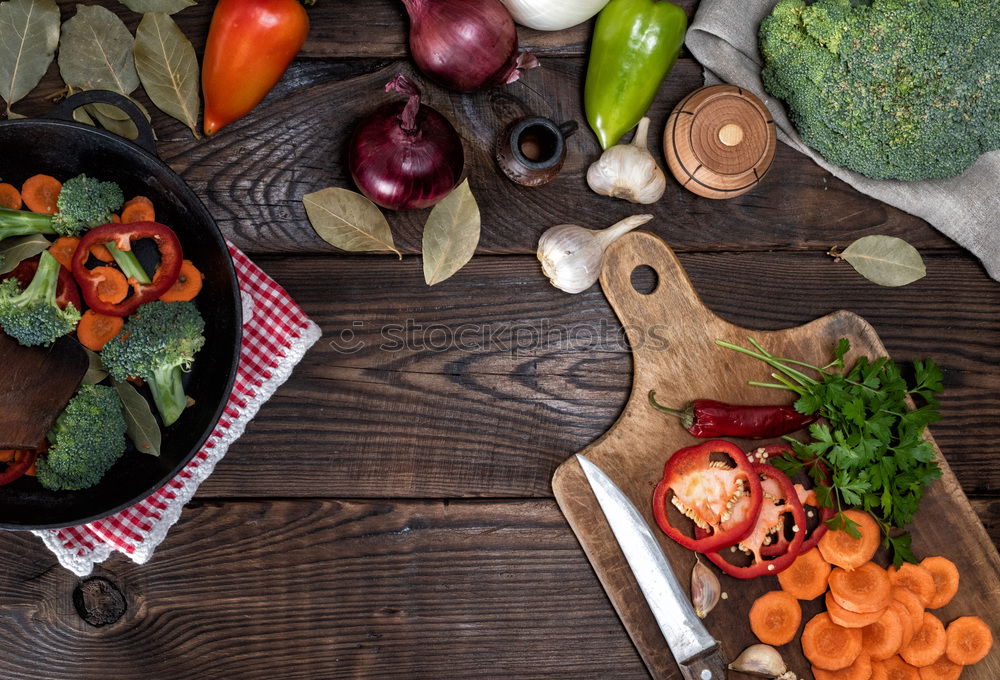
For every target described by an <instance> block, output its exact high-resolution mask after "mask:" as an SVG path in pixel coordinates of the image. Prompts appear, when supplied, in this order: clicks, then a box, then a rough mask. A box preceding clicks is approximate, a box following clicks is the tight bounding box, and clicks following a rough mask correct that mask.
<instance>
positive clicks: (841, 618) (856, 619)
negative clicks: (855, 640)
mask: <svg viewBox="0 0 1000 680" xmlns="http://www.w3.org/2000/svg"><path fill="white" fill-rule="evenodd" d="M825 602H826V612H827V613H828V614H829V615H830V618H831V619H832V620H833V622H834V623H836V624H837V625H838V626H843V627H844V628H864V627H865V626H868V625H871V624H873V623H875V622H876V621H878V620H879V618H881V616H882V610H879V611H877V612H869V613H868V614H859V613H858V612H852V611H851V610H849V609H844V608H843V607H841V606H840V605H839V604H837V601H836V600H835V599H833V595H832V594H831V593H830V592H829V591H827V593H826V599H825ZM920 613H921V615H923V609H921V610H920Z"/></svg>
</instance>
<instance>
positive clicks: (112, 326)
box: [76, 309, 125, 352]
mask: <svg viewBox="0 0 1000 680" xmlns="http://www.w3.org/2000/svg"><path fill="white" fill-rule="evenodd" d="M124 324H125V320H124V319H122V318H121V317H118V316H107V315H105V314H98V313H97V312H95V311H94V310H93V309H88V310H87V311H86V312H84V313H83V316H81V317H80V323H78V324H77V325H76V337H77V339H78V340H79V341H80V344H81V345H83V346H84V347H86V348H87V349H89V350H91V351H92V352H100V351H101V350H102V349H104V346H105V345H106V344H108V342H109V341H110V340H112V339H113V338H114V337H115V336H117V335H118V334H119V333H120V332H121V330H122V326H123V325H124Z"/></svg>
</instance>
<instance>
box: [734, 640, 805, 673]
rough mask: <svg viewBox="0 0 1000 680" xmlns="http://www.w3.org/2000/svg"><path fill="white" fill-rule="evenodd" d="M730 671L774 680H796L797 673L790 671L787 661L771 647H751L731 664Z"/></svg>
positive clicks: (759, 645)
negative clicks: (786, 664)
mask: <svg viewBox="0 0 1000 680" xmlns="http://www.w3.org/2000/svg"><path fill="white" fill-rule="evenodd" d="M729 670H731V671H736V672H738V673H746V674H747V675H754V676H756V677H758V678H771V679H772V680H796V676H795V673H793V672H791V671H790V670H788V667H787V666H785V660H784V659H782V658H781V654H780V653H779V652H778V650H777V649H775V648H774V647H772V646H770V645H763V644H757V645H750V646H749V647H747V648H746V649H744V650H743V651H742V652H740V655H739V656H738V657H736V660H735V661H733V662H732V663H731V664H729Z"/></svg>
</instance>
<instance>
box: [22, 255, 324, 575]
mask: <svg viewBox="0 0 1000 680" xmlns="http://www.w3.org/2000/svg"><path fill="white" fill-rule="evenodd" d="M229 252H230V254H231V255H232V257H233V264H234V265H235V267H236V278H237V279H238V281H239V285H240V294H241V296H242V298H243V345H242V349H241V351H240V365H239V369H238V371H237V373H236V381H235V383H234V384H233V391H232V394H230V395H229V403H228V404H227V405H226V408H225V410H224V411H223V414H222V417H221V418H220V419H219V422H218V424H217V425H216V427H215V430H214V431H213V432H212V435H211V436H210V437H209V438H208V441H206V442H205V445H204V446H203V447H202V449H201V450H200V451H199V452H198V453H197V454H196V455H195V457H194V458H192V459H191V462H190V463H188V464H187V465H186V466H185V467H184V469H183V470H181V471H180V472H179V473H178V474H177V476H176V477H174V478H173V479H171V480H170V481H169V482H167V484H166V485H165V486H163V487H162V488H161V489H159V490H158V491H156V492H155V493H154V494H153V495H151V496H149V497H148V498H146V499H145V500H143V501H140V502H139V503H136V504H135V505H133V506H131V507H128V508H125V509H124V510H122V511H120V512H117V513H115V514H114V515H110V516H108V517H105V518H104V519H100V520H97V521H96V522H91V523H90V524H83V525H81V526H76V527H67V528H65V529H50V530H45V531H35V532H33V533H34V534H35V535H36V536H39V537H40V538H41V539H42V540H43V541H44V542H45V545H46V546H47V547H48V548H49V550H51V551H52V552H54V553H55V554H56V557H58V558H59V562H60V563H61V564H62V565H63V566H64V567H66V568H67V569H69V570H70V571H72V572H73V573H75V574H77V575H78V576H86V575H87V574H89V573H90V572H91V571H92V570H93V568H94V565H95V564H97V563H99V562H103V561H104V560H106V559H108V557H110V556H111V553H112V552H115V551H117V552H120V553H122V554H124V555H126V556H128V557H129V558H130V559H131V560H132V561H134V562H136V563H137V564H143V563H145V562H146V561H147V560H148V559H149V558H150V557H151V556H152V554H153V551H154V550H155V549H156V546H158V545H159V544H160V542H161V541H163V539H164V538H166V536H167V531H169V530H170V527H171V526H173V524H174V523H175V522H176V521H177V520H178V518H179V517H180V514H181V509H182V508H183V507H184V505H185V504H186V503H187V502H188V501H189V500H191V497H192V496H194V493H195V491H197V489H198V486H199V485H200V484H201V483H202V482H203V481H204V480H205V479H207V478H208V476H209V475H210V474H212V470H214V469H215V464H216V463H218V462H219V461H220V460H221V459H222V457H223V456H224V455H226V451H227V450H228V449H229V445H230V444H232V443H233V442H234V441H236V440H237V439H238V438H239V437H240V435H241V434H243V430H244V428H246V425H247V423H248V422H250V420H251V419H252V418H253V417H254V415H256V413H257V410H258V409H259V408H260V407H261V405H262V404H263V403H264V402H265V401H267V400H268V399H270V398H271V395H272V394H274V391H275V390H276V389H277V388H278V386H279V385H281V384H282V383H283V382H285V380H287V379H288V376H289V375H291V373H292V369H293V368H294V367H295V365H296V364H298V363H299V360H300V359H302V356H303V355H304V354H305V352H306V350H308V349H309V348H310V347H311V346H312V345H313V344H314V343H315V342H316V341H317V340H319V338H320V329H319V327H318V326H317V325H316V324H315V323H313V322H312V321H311V320H310V319H309V317H307V316H306V315H305V314H304V313H303V312H302V310H301V309H300V308H299V306H298V305H296V304H295V302H294V301H293V300H292V298H291V297H289V295H288V293H287V292H285V290H284V289H283V288H282V287H281V286H279V285H278V284H277V283H275V281H274V279H272V278H271V277H269V276H268V275H267V274H265V273H264V272H263V270H261V269H260V268H259V267H258V266H257V265H255V264H254V263H253V262H251V261H250V260H249V259H248V258H247V256H246V255H244V254H243V253H242V252H241V251H240V250H239V249H237V248H236V246H234V245H232V244H229Z"/></svg>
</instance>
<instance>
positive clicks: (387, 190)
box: [348, 102, 465, 210]
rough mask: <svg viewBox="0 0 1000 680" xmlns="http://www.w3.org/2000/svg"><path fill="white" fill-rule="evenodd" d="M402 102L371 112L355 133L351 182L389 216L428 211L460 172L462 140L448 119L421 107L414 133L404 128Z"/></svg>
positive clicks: (453, 186)
mask: <svg viewBox="0 0 1000 680" xmlns="http://www.w3.org/2000/svg"><path fill="white" fill-rule="evenodd" d="M405 106H406V102H390V103H388V104H385V105H383V106H381V107H380V108H378V109H376V110H375V111H374V112H373V113H372V114H371V115H369V116H368V117H367V118H365V119H364V120H363V121H362V122H361V123H360V124H359V125H358V127H357V129H356V130H355V131H354V135H353V136H352V137H351V142H350V147H349V149H348V166H349V167H350V170H351V177H353V178H354V183H355V184H356V185H357V186H358V188H359V189H360V190H361V193H363V194H364V195H365V196H367V197H368V198H369V199H371V201H372V202H374V203H376V204H377V205H380V206H382V207H383V208H388V209H389V210H419V209H421V208H428V207H430V206H432V205H434V204H435V203H437V202H438V201H440V200H441V199H442V198H444V197H445V196H447V195H448V194H449V193H450V192H451V190H452V189H454V188H455V186H456V185H457V184H458V180H459V178H460V177H461V176H462V169H463V168H464V166H465V152H464V150H463V149H462V138H461V137H460V136H459V135H458V132H456V131H455V128H454V127H453V126H452V124H451V123H450V122H448V119H447V118H445V117H444V116H442V115H441V114H440V113H438V112H437V111H436V110H435V109H432V108H431V107H429V106H426V105H420V108H419V109H418V111H417V116H416V130H415V131H413V132H408V131H406V130H405V129H404V128H403V123H402V119H401V116H402V114H403V109H404V108H405Z"/></svg>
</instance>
